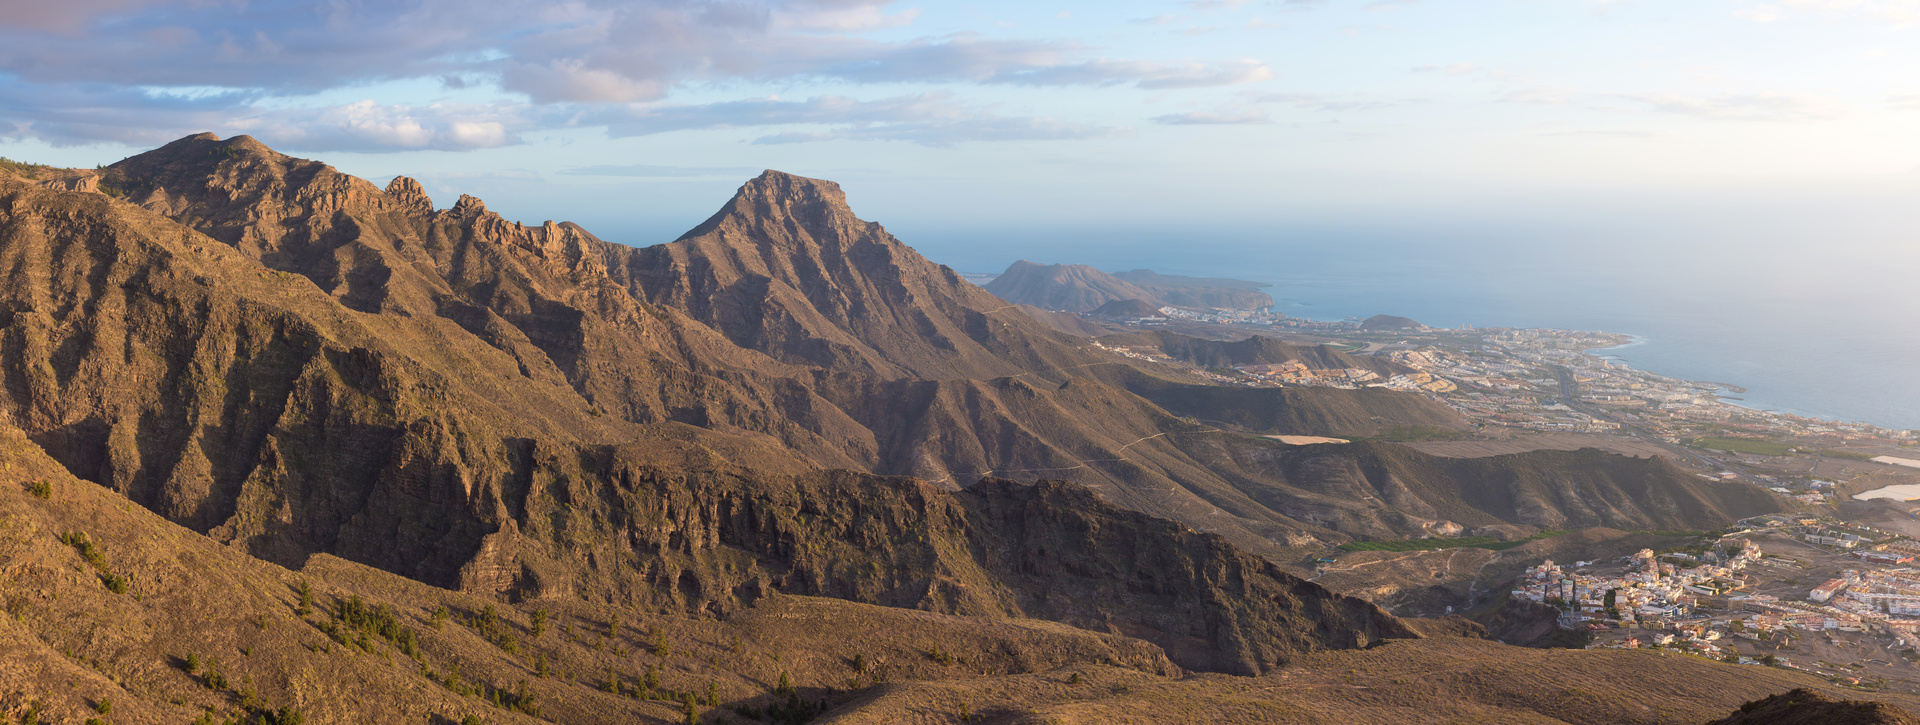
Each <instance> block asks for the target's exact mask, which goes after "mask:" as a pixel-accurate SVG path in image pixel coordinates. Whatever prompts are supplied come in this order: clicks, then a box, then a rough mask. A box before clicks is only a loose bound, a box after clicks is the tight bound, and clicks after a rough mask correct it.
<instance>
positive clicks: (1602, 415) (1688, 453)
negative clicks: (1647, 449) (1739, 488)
mask: <svg viewBox="0 0 1920 725" xmlns="http://www.w3.org/2000/svg"><path fill="white" fill-rule="evenodd" d="M1553 373H1554V376H1555V377H1557V378H1559V379H1560V404H1561V405H1565V406H1567V407H1569V408H1572V409H1574V410H1577V411H1580V412H1582V413H1586V414H1587V415H1590V416H1593V417H1595V418H1598V419H1600V420H1604V421H1609V422H1613V423H1618V424H1620V430H1621V431H1623V432H1625V433H1626V434H1627V435H1629V436H1631V437H1634V438H1638V439H1640V440H1643V441H1646V442H1648V443H1652V444H1654V445H1657V446H1659V447H1661V448H1663V449H1666V450H1667V451H1668V452H1670V453H1672V454H1673V457H1674V458H1677V459H1680V460H1685V461H1693V462H1694V463H1696V464H1699V465H1700V466H1701V467H1704V468H1706V469H1708V470H1718V471H1734V469H1732V468H1730V467H1728V466H1727V465H1726V464H1724V463H1721V462H1719V461H1715V460H1713V459H1711V458H1708V457H1706V456H1704V455H1701V454H1700V452H1699V451H1695V450H1692V449H1689V448H1684V447H1681V446H1676V445H1674V444H1672V443H1668V442H1666V441H1663V440H1660V438H1659V436H1656V435H1654V434H1653V433H1652V432H1650V431H1648V430H1646V429H1645V428H1641V427H1640V426H1638V425H1636V424H1634V423H1633V422H1632V421H1628V420H1621V419H1619V418H1616V417H1614V416H1613V414H1612V413H1610V412H1608V411H1606V410H1604V409H1601V408H1598V407H1595V406H1591V405H1582V404H1580V402H1579V398H1580V381H1578V380H1575V379H1574V378H1573V370H1572V369H1569V368H1567V367H1564V366H1560V365H1555V366H1554V367H1553ZM1734 473H1735V474H1738V475H1739V476H1740V479H1741V480H1743V481H1746V482H1747V483H1751V484H1753V485H1755V486H1759V487H1761V488H1767V487H1768V486H1770V485H1771V484H1769V483H1767V481H1766V480H1764V479H1762V478H1760V477H1759V476H1755V475H1752V474H1749V473H1746V472H1744V471H1734Z"/></svg>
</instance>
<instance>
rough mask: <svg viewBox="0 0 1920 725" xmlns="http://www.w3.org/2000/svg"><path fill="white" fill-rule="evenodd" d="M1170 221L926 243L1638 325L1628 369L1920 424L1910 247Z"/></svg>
mask: <svg viewBox="0 0 1920 725" xmlns="http://www.w3.org/2000/svg"><path fill="white" fill-rule="evenodd" d="M1182 234H1183V233H1182V232H1176V231H1169V230H1151V229H1147V230H1109V231H1107V232H1104V233H1092V232H1081V233H1071V232H1066V233H1061V234H1059V235H1056V236H1053V237H1051V238H1048V239H1044V240H1042V239H1034V238H1030V237H1029V238H1023V237H1020V236H1008V237H1004V238H1000V239H994V240H988V241H983V240H981V239H979V238H973V239H969V240H967V242H966V243H965V244H964V245H951V246H950V245H945V244H942V243H941V242H942V241H943V240H939V239H936V240H933V243H932V244H930V245H926V247H923V248H928V252H929V254H930V256H932V257H933V258H934V259H935V260H936V261H942V262H947V263H949V264H952V265H953V266H955V267H956V268H957V269H960V270H961V271H966V272H976V271H977V272H997V271H999V270H1000V269H1002V268H1004V266H1005V265H1006V264H1007V263H1010V262H1012V261H1013V260H1014V259H1018V258H1029V259H1032V260H1033V261H1038V262H1067V263H1081V264H1090V265H1093V266H1095V267H1098V268H1100V269H1104V270H1109V271H1119V270H1126V269H1133V268H1137V267H1148V268H1152V269H1154V270H1156V271H1159V272H1162V273H1170V274H1186V275H1196V276H1218V277H1231V278H1237V279H1246V280H1253V281H1258V282H1265V283H1268V284H1271V285H1273V286H1272V287H1270V288H1268V289H1267V290H1266V291H1267V292H1268V293H1270V294H1271V295H1272V296H1273V297H1274V298H1275V301H1276V305H1275V309H1276V311H1278V312H1283V313H1285V314H1288V315H1291V316H1295V317H1303V318H1308V319H1315V320H1339V319H1343V318H1348V317H1360V318H1364V317H1367V316H1370V315H1375V314H1392V315H1401V316H1406V317H1411V318H1413V319H1415V320H1418V321H1420V322H1423V323H1426V324H1428V325H1433V326H1436V327H1458V326H1460V325H1473V326H1476V327H1543V328H1560V329H1577V330H1598V331H1606V332H1616V333H1625V334H1629V335H1633V336H1635V338H1636V342H1635V343H1634V344H1632V345H1630V346H1627V347H1623V348H1617V349H1614V350H1610V351H1608V354H1610V355H1614V356H1617V357H1619V358H1622V359H1624V360H1625V361H1626V362H1627V363H1628V364H1629V365H1630V366H1632V367H1634V368H1636V369H1641V370H1646V371H1649V372H1654V373H1658V374H1661V375H1667V376H1670V377H1676V378H1683V379H1689V380H1701V381H1712V382H1719V383H1726V384H1731V385H1735V386H1739V387H1742V388H1745V389H1746V391H1747V392H1745V393H1744V394H1736V395H1735V396H1734V397H1737V398H1740V400H1737V401H1734V402H1736V403H1739V404H1742V405H1745V406H1748V407H1752V408H1759V409H1766V410H1778V411H1782V412H1788V413H1794V414H1799V415H1807V416H1814V417H1824V418H1831V419H1838V420H1850V421H1861V422H1866V423H1871V424H1874V425H1878V426H1883V427H1888V428H1896V429H1916V428H1920V365H1917V364H1916V363H1920V278H1916V277H1915V276H1914V275H1915V270H1914V269H1913V265H1910V264H1905V263H1903V262H1904V261H1905V258H1898V257H1886V256H1884V255H1882V256H1878V257H1876V256H1874V255H1863V254H1841V253H1835V252H1833V251H1832V247H1831V245H1829V246H1827V247H1820V246H1818V245H1813V246H1812V247H1811V252H1808V251H1804V250H1805V248H1803V249H1802V250H1796V249H1795V248H1794V247H1793V246H1792V245H1780V246H1777V247H1774V248H1772V249H1773V251H1771V252H1764V250H1763V251H1754V250H1753V249H1741V248H1739V247H1738V246H1733V247H1728V246H1717V247H1708V246H1701V247H1688V246H1687V245H1686V244H1684V243H1682V242H1675V243H1672V244H1661V243H1654V242H1646V241H1642V242H1639V243H1631V244H1630V243H1619V244H1611V243H1605V242H1593V241H1591V240H1583V241H1581V242H1579V243H1565V244H1549V243H1541V242H1538V241H1537V240H1533V239H1525V238H1518V237H1515V238H1508V239H1498V238H1495V239H1488V238H1480V237H1474V236H1472V235H1468V234H1454V235H1450V236H1449V235H1441V234H1433V233H1418V232H1409V231H1407V230H1390V231H1389V232H1384V233H1378V234H1364V233H1354V232H1352V231H1351V230H1311V229H1308V230H1298V229H1296V230H1289V231H1287V232H1284V233H1279V232H1276V233H1273V234H1269V235H1261V234H1254V233H1246V234H1240V235H1234V234H1221V233H1209V234H1206V235H1205V241H1204V242H1193V243H1174V242H1171V241H1169V240H1170V239H1178V238H1179V236H1180V235H1182ZM1184 234H1186V235H1191V234H1192V232H1190V231H1189V232H1185V233H1184ZM1730 250H1731V251H1730ZM943 256H944V258H943Z"/></svg>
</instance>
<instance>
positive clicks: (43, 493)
mask: <svg viewBox="0 0 1920 725" xmlns="http://www.w3.org/2000/svg"><path fill="white" fill-rule="evenodd" d="M27 493H31V494H33V497H34V498H37V499H40V500H43V501H44V500H47V499H50V498H53V484H52V483H49V482H47V479H44V478H43V479H40V480H38V481H34V482H33V483H29V484H27Z"/></svg>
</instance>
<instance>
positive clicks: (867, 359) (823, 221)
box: [634, 171, 1086, 379]
mask: <svg viewBox="0 0 1920 725" xmlns="http://www.w3.org/2000/svg"><path fill="white" fill-rule="evenodd" d="M636 259H639V260H643V261H641V262H640V263H638V264H637V265H636V268H635V271H634V275H635V277H636V278H639V279H644V280H646V282H645V283H644V285H643V287H644V289H645V292H646V295H647V296H648V301H649V302H651V303H653V304H658V305H667V306H672V307H677V308H679V309H682V310H686V311H687V312H688V313H689V314H691V315H692V316H693V317H694V318H695V319H698V320H700V321H702V322H704V323H706V324H707V325H709V326H711V327H713V328H714V329H716V330H719V331H720V332H721V333H722V334H724V335H726V336H727V337H728V339H729V340H731V341H733V342H734V344H737V345H740V346H742V347H748V348H752V349H755V350H759V351H761V352H764V353H767V354H769V355H771V356H773V357H774V358H776V359H779V360H781V361H784V362H788V363H797V364H807V365H817V366H820V367H826V368H832V369H835V370H843V371H854V372H862V373H870V374H875V375H879V376H882V377H887V378H895V377H920V378H928V379H952V378H970V379H988V378H994V377H1000V376H1006V375H1014V374H1018V373H1021V372H1023V371H1025V370H1028V369H1033V368H1048V369H1052V368H1061V367H1067V366H1070V365H1077V364H1081V363H1084V362H1086V360H1082V359H1080V358H1079V357H1078V356H1077V355H1078V353H1075V352H1073V351H1072V348H1071V347H1069V346H1062V345H1059V344H1058V341H1056V340H1052V339H1051V336H1052V335H1054V334H1055V333H1053V332H1052V331H1051V330H1050V329H1047V328H1045V327H1044V326H1042V325H1040V324H1039V323H1038V322H1035V321H1033V320H1032V319H1031V318H1029V317H1027V316H1026V315H1025V314H1024V313H1021V312H1019V311H1017V310H1014V309H1012V308H1010V307H1009V306H1008V305H1007V304H1006V303H1004V302H1002V301H1000V300H998V299H994V297H993V296H992V295H990V294H987V293H986V292H985V291H983V290H981V289H980V288H978V287H975V286H973V285H972V284H970V283H968V282H965V281H964V280H961V279H960V277H959V275H957V274H955V273H954V272H953V270H950V269H947V268H946V267H943V266H941V265H938V264H935V263H933V262H932V261H929V260H928V259H927V258H925V257H923V256H921V255H920V253H919V252H916V251H914V250H913V249H912V248H911V247H908V246H907V245H906V244H903V243H901V242H900V240H898V239H895V238H894V236H893V235H892V234H888V233H887V230H886V229H885V228H884V227H882V226H880V225H879V224H877V223H874V222H869V221H865V220H862V219H861V218H860V217H858V216H856V215H855V214H854V212H853V209H852V208H850V207H849V206H848V205H847V198H846V193H845V192H844V191H842V190H841V188H840V185H839V184H836V183H833V182H831V181H826V180H822V179H810V178H807V177H804V176H795V175H793V174H787V173H783V172H779V171H767V172H765V173H762V174H761V175H759V176H757V177H754V178H753V179H752V180H750V181H748V182H747V183H745V184H743V185H741V187H740V190H739V191H738V192H737V193H735V194H734V196H733V198H732V199H730V200H728V201H727V203H726V204H725V205H724V206H723V207H722V208H721V209H720V211H719V213H717V214H714V215H713V216H712V217H711V218H709V219H707V221H706V222H704V223H702V224H701V225H700V226H698V227H695V228H694V229H693V230H692V231H689V232H687V233H686V234H684V235H682V236H681V237H680V238H679V239H678V240H676V241H674V242H672V243H670V244H663V245H659V246H656V247H649V248H647V249H644V250H641V254H640V255H638V256H637V257H636ZM1055 357H1058V358H1061V359H1059V360H1054V359H1052V358H1055ZM1069 357H1071V358H1072V359H1071V360H1066V358H1069ZM1041 358H1047V361H1045V362H1040V359H1041Z"/></svg>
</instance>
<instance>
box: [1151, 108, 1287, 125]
mask: <svg viewBox="0 0 1920 725" xmlns="http://www.w3.org/2000/svg"><path fill="white" fill-rule="evenodd" d="M1151 120H1152V121H1153V122H1154V123H1160V124H1167V125H1170V126H1221V125H1248V124H1255V125H1257V124H1267V123H1273V119H1271V118H1268V117H1267V114H1265V113H1263V112H1260V111H1256V110H1252V109H1220V110H1214V111H1192V112H1189V113H1172V114H1167V115H1165V116H1154V117H1153V118H1152V119H1151Z"/></svg>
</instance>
